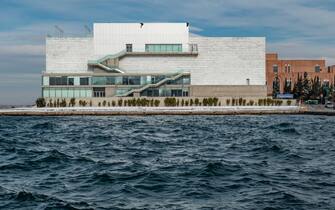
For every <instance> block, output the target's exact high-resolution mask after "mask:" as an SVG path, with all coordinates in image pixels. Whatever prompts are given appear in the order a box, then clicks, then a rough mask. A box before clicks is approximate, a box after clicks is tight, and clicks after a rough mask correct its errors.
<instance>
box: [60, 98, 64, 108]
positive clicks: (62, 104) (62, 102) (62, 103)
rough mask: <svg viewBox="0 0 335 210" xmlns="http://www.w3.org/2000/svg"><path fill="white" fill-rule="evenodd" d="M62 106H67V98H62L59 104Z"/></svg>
mask: <svg viewBox="0 0 335 210" xmlns="http://www.w3.org/2000/svg"><path fill="white" fill-rule="evenodd" d="M59 105H60V106H61V107H66V100H65V99H62V101H61V102H60V104H59Z"/></svg>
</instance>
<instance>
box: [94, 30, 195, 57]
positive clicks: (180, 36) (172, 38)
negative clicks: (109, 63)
mask: <svg viewBox="0 0 335 210" xmlns="http://www.w3.org/2000/svg"><path fill="white" fill-rule="evenodd" d="M188 42H189V28H188V27H187V26H186V23H144V24H143V26H142V27H141V24H140V23H95V24H94V51H95V55H96V57H99V56H100V57H102V56H105V55H109V54H116V53H118V52H120V51H122V50H125V49H126V44H132V45H133V51H134V52H144V51H145V44H182V45H183V50H185V51H186V50H188Z"/></svg>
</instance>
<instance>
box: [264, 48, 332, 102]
mask: <svg viewBox="0 0 335 210" xmlns="http://www.w3.org/2000/svg"><path fill="white" fill-rule="evenodd" d="M305 72H306V73H307V74H308V77H309V78H311V79H312V78H314V77H316V76H318V77H319V78H320V80H321V82H329V83H330V84H332V83H333V82H334V76H335V66H329V67H326V61H325V60H281V59H278V54H277V53H267V54H266V81H267V94H268V95H269V96H271V95H272V90H273V81H274V80H275V78H276V76H278V79H279V84H280V93H284V86H285V80H287V81H288V82H291V87H292V88H293V86H294V83H295V82H296V81H297V78H298V74H299V75H302V76H303V75H304V73H305Z"/></svg>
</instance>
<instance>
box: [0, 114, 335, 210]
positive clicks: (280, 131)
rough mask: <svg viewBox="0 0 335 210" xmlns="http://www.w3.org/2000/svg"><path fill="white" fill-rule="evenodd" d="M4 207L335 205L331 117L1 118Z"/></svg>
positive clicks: (334, 119)
mask: <svg viewBox="0 0 335 210" xmlns="http://www.w3.org/2000/svg"><path fill="white" fill-rule="evenodd" d="M0 208H1V209H132V208H134V209H335V117H319V116H152V117H115V116H113V117H107V116H106V117H102V116H99V117H0Z"/></svg>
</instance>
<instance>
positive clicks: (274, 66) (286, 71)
mask: <svg viewBox="0 0 335 210" xmlns="http://www.w3.org/2000/svg"><path fill="white" fill-rule="evenodd" d="M272 70H273V72H274V73H278V71H279V67H278V65H277V64H275V65H273V66H272ZM284 71H285V73H290V72H291V65H290V64H285V66H284ZM314 71H315V72H320V71H321V66H320V65H316V66H315V67H314ZM328 72H329V71H328Z"/></svg>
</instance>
